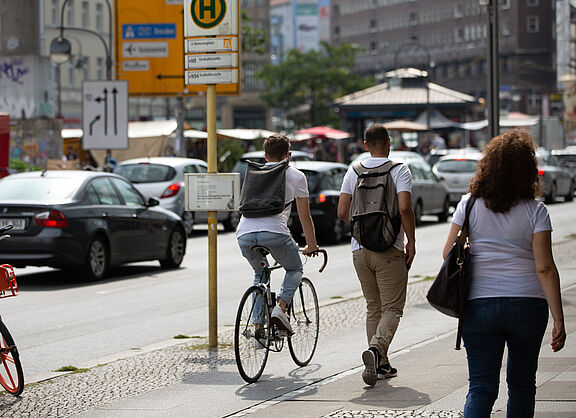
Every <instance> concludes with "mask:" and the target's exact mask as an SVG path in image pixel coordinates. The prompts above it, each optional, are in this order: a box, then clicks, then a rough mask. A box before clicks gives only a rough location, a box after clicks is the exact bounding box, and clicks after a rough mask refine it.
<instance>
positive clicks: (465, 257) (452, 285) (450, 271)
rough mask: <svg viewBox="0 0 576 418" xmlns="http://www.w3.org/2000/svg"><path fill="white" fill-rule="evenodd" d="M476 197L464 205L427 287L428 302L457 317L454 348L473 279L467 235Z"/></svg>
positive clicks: (460, 331)
mask: <svg viewBox="0 0 576 418" xmlns="http://www.w3.org/2000/svg"><path fill="white" fill-rule="evenodd" d="M475 201H476V198H475V197H473V196H472V197H470V199H469V200H468V203H467V205H466V216H465V218H464V223H463V225H462V228H460V231H459V232H458V237H457V238H456V242H455V243H454V245H453V246H452V248H451V249H450V252H449V253H448V255H447V256H446V259H445V260H444V263H442V267H440V272H439V273H438V275H437V276H436V279H434V283H432V286H431V287H430V289H429V290H428V294H427V295H426V299H428V302H429V303H430V305H432V306H433V307H434V308H436V309H437V310H439V311H440V312H442V313H443V314H445V315H448V316H451V317H454V318H458V333H457V335H456V350H460V341H461V339H462V317H463V315H464V306H465V305H466V298H467V296H468V290H469V289H470V281H471V280H472V277H471V274H470V271H469V266H470V239H469V219H470V211H471V210H472V206H474V202H475Z"/></svg>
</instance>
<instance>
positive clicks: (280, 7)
mask: <svg viewBox="0 0 576 418" xmlns="http://www.w3.org/2000/svg"><path fill="white" fill-rule="evenodd" d="M321 41H327V42H329V41H330V0H270V48H271V50H270V53H271V59H272V63H278V62H280V61H282V59H283V58H284V56H285V54H286V53H287V52H288V51H289V50H290V49H294V48H296V49H298V50H300V51H308V50H311V49H319V46H320V42H321Z"/></svg>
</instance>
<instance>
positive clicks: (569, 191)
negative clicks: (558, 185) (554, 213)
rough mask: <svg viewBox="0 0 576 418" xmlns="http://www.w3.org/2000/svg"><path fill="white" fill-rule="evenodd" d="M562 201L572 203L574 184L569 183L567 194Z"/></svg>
mask: <svg viewBox="0 0 576 418" xmlns="http://www.w3.org/2000/svg"><path fill="white" fill-rule="evenodd" d="M564 199H565V200H566V202H572V201H573V200H574V182H572V183H570V188H569V189H568V194H567V195H566V196H565V197H564Z"/></svg>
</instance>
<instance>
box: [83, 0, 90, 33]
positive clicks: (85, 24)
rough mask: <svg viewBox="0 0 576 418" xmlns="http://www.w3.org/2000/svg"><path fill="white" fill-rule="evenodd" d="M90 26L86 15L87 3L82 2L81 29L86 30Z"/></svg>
mask: <svg viewBox="0 0 576 418" xmlns="http://www.w3.org/2000/svg"><path fill="white" fill-rule="evenodd" d="M88 26H90V21H89V15H88V2H87V1H83V2H82V27H83V28H87V27H88Z"/></svg>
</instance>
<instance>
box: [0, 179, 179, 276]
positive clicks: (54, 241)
mask: <svg viewBox="0 0 576 418" xmlns="http://www.w3.org/2000/svg"><path fill="white" fill-rule="evenodd" d="M8 223H11V224H12V225H13V226H14V228H13V229H12V230H11V231H10V235H11V239H8V240H3V241H2V242H0V260H2V262H4V263H8V264H11V265H13V266H15V267H25V266H48V267H56V268H65V269H66V268H80V269H82V270H83V273H82V275H81V278H82V279H84V280H97V279H100V278H102V277H104V276H105V275H106V273H107V271H108V269H109V267H110V266H113V265H118V264H122V263H129V262H134V261H146V260H159V261H160V265H161V266H162V267H164V268H175V267H178V266H179V265H180V263H181V262H182V259H183V258H184V254H185V251H186V233H185V230H184V224H183V223H182V220H181V218H180V217H179V216H178V215H176V214H175V213H173V212H171V211H168V210H166V209H163V208H161V207H159V206H158V200H156V199H150V200H148V201H146V200H145V199H144V198H143V197H142V195H141V194H140V192H138V190H136V189H135V188H134V186H132V184H130V183H129V182H128V181H127V180H126V179H124V178H123V177H121V176H118V175H116V174H112V173H103V172H91V171H44V172H40V171H36V172H29V173H19V174H13V175H11V176H8V177H6V178H4V179H2V180H1V181H0V225H4V224H8Z"/></svg>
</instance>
